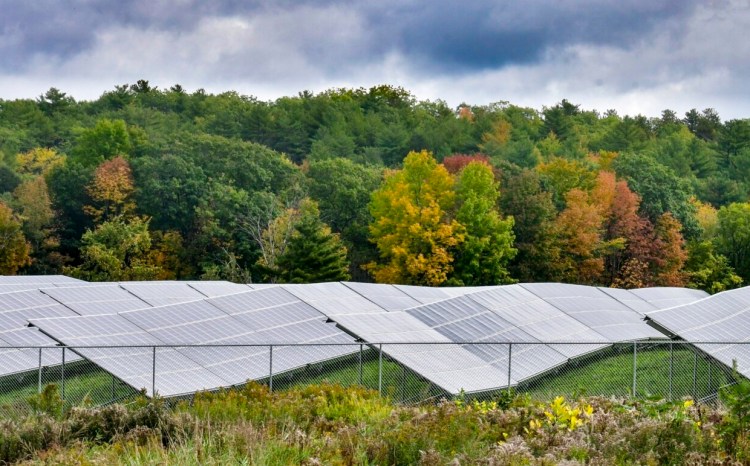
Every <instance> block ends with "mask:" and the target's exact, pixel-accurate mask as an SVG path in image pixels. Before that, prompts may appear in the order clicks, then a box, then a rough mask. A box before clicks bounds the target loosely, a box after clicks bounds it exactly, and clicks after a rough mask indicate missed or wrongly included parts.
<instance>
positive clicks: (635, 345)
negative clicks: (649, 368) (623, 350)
mask: <svg viewBox="0 0 750 466" xmlns="http://www.w3.org/2000/svg"><path fill="white" fill-rule="evenodd" d="M637 379H638V342H635V341H634V342H633V397H634V398H635V396H636V380H637Z"/></svg>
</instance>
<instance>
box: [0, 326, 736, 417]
mask: <svg viewBox="0 0 750 466" xmlns="http://www.w3.org/2000/svg"><path fill="white" fill-rule="evenodd" d="M332 347H336V348H337V350H336V351H333V354H335V356H334V357H330V355H331V354H332V352H331V350H330V349H331V348H332ZM407 347H408V349H409V354H411V355H412V356H411V358H412V359H411V361H414V360H415V359H414V357H415V356H414V355H415V354H416V355H417V356H416V357H417V360H418V357H419V355H422V354H424V355H428V354H430V352H434V351H438V350H439V352H440V353H439V354H440V358H441V359H450V358H451V353H454V352H455V353H461V355H465V354H466V352H467V351H468V352H469V353H472V354H473V355H474V356H477V357H479V358H480V359H481V360H482V361H485V362H486V363H487V364H488V366H490V367H491V369H492V371H494V372H492V371H488V375H487V377H486V379H485V380H482V383H483V386H485V387H491V388H489V389H483V390H479V391H470V390H466V391H465V392H464V390H459V391H458V393H457V392H456V391H455V390H454V391H449V390H446V389H445V388H441V386H440V385H438V384H437V383H435V382H434V380H435V377H432V376H431V375H429V374H424V373H420V372H419V368H418V367H414V364H408V363H406V364H405V363H404V361H405V360H407V358H404V357H403V354H404V353H405V348H407ZM92 348H94V347H80V348H76V347H65V348H62V347H43V348H40V347H27V348H18V347H16V348H15V349H16V350H19V351H22V352H23V353H24V354H26V355H27V356H28V355H34V356H36V358H37V360H38V364H37V365H36V367H33V368H31V367H29V368H28V370H21V371H17V372H15V373H13V374H9V375H5V376H1V377H0V416H13V415H16V414H19V413H20V414H23V413H25V412H28V410H29V409H30V408H29V407H30V404H29V401H28V400H29V398H31V397H33V396H35V395H37V394H38V393H41V392H42V390H43V389H44V387H45V386H46V385H47V384H56V385H57V387H58V391H59V393H60V395H61V396H62V398H63V400H64V401H65V403H66V404H67V405H71V406H72V405H78V404H91V405H101V404H107V403H112V402H118V401H126V400H129V399H132V398H134V397H136V396H138V395H139V394H143V393H145V394H151V393H157V394H159V393H160V390H159V387H160V383H163V382H165V381H166V380H167V378H169V377H170V372H171V371H170V361H172V360H173V359H172V356H169V355H170V354H173V353H175V352H178V353H179V352H182V353H184V354H189V355H190V356H191V357H192V358H193V360H195V359H198V358H200V357H201V353H205V356H204V357H203V360H210V359H211V357H214V355H220V354H224V353H221V351H220V350H226V349H227V348H232V349H233V350H234V354H237V353H238V352H241V351H243V350H245V351H250V350H252V351H253V354H254V355H255V359H254V360H253V361H254V364H255V366H256V367H254V369H253V371H251V372H253V373H254V374H255V376H253V377H249V378H248V379H252V380H255V381H257V382H258V383H262V384H266V385H268V386H269V388H270V389H271V390H274V391H275V390H283V389H286V388H290V387H297V386H302V385H309V384H314V383H321V382H330V383H339V384H342V385H345V386H348V385H360V386H364V387H366V388H369V389H372V390H376V391H378V392H379V393H380V394H381V395H382V396H384V397H388V398H389V399H391V400H393V401H394V402H396V403H404V404H414V403H421V402H429V401H434V400H439V399H443V398H452V397H455V396H466V397H477V398H483V399H488V398H492V397H496V396H501V395H502V394H505V393H507V392H508V391H509V390H511V391H513V392H515V393H527V394H529V395H530V396H531V397H533V398H536V399H541V400H548V399H551V398H553V397H555V396H559V395H563V396H567V397H577V396H590V395H603V396H616V397H658V398H664V399H668V400H676V399H681V398H684V397H691V398H693V399H695V400H698V401H702V402H710V401H712V400H715V399H716V396H717V393H718V391H719V389H720V388H721V387H723V386H726V385H728V384H731V383H733V382H734V381H735V375H734V373H733V370H732V367H731V361H732V360H742V359H743V353H744V352H747V351H750V346H748V344H745V343H734V344H730V343H701V344H699V345H696V344H694V343H689V342H682V341H661V340H659V341H636V342H627V343H616V344H602V343H526V342H523V343H487V342H477V343H462V344H457V343H452V344H448V343H442V344H430V343H376V344H371V343H368V344H354V345H344V344H337V345H330V344H329V345H312V344H310V345H303V344H298V345H252V346H243V345H221V346H209V345H201V346H181V347H174V346H163V347H106V348H104V347H96V348H95V349H98V350H99V352H98V353H97V354H104V355H105V357H110V356H106V355H117V354H126V355H128V354H134V355H141V356H143V355H145V361H146V365H145V367H142V368H141V369H140V370H141V372H142V374H140V375H141V378H140V379H138V380H141V381H143V383H142V385H145V386H137V385H135V384H134V383H133V382H132V379H131V382H130V383H128V382H127V381H126V380H121V379H119V378H118V377H117V376H116V374H113V373H110V372H107V371H106V370H104V369H103V368H102V366H105V364H102V365H101V366H100V365H98V364H96V363H95V362H93V361H92V360H89V359H86V357H85V355H86V354H91V350H92ZM732 352H735V353H736V355H735V354H733V353H732ZM711 353H714V354H721V355H722V360H723V361H730V362H729V363H728V364H726V363H722V362H720V361H717V360H716V359H714V358H713V357H712V356H711V355H710V354H711ZM4 357H5V358H10V357H11V356H10V355H7V354H6V355H4ZM121 359H123V358H121ZM50 361H52V363H51V362H50ZM95 361H96V359H95ZM128 361H132V364H136V359H135V357H133V358H132V359H130V358H128V357H126V358H124V360H120V361H119V364H120V365H122V367H124V368H126V369H127V364H128ZM143 361H144V359H143V358H141V360H139V362H138V363H139V364H141V365H143ZM457 361H459V363H460V358H457ZM98 362H100V363H102V361H98ZM149 365H150V367H149ZM235 367H238V366H235ZM113 372H116V371H113ZM121 373H122V372H121ZM454 382H455V383H454V386H458V387H460V386H461V383H462V381H461V380H456V381H454ZM469 382H470V381H467V383H469ZM149 385H150V386H149ZM186 396H187V397H189V396H190V395H189V394H188V395H184V396H182V398H184V397H186Z"/></svg>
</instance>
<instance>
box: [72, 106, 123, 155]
mask: <svg viewBox="0 0 750 466" xmlns="http://www.w3.org/2000/svg"><path fill="white" fill-rule="evenodd" d="M132 148H133V144H132V142H131V141H130V133H128V127H127V125H126V124H125V122H124V121H123V120H109V119H107V118H102V119H101V120H99V121H97V123H96V125H95V126H94V127H93V128H89V129H85V130H83V131H82V132H81V134H80V135H79V136H78V138H77V139H76V142H75V145H74V146H73V149H72V151H71V155H72V157H73V160H74V161H75V162H78V163H80V164H81V165H83V166H86V167H92V166H96V165H99V164H101V163H102V162H104V161H105V160H109V159H111V158H113V157H115V156H117V155H127V154H129V153H130V151H131V149H132Z"/></svg>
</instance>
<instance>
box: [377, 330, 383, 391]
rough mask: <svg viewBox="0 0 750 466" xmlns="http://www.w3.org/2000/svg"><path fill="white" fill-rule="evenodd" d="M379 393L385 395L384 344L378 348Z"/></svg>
mask: <svg viewBox="0 0 750 466" xmlns="http://www.w3.org/2000/svg"><path fill="white" fill-rule="evenodd" d="M378 395H380V396H383V344H382V343H381V344H380V347H379V348H378Z"/></svg>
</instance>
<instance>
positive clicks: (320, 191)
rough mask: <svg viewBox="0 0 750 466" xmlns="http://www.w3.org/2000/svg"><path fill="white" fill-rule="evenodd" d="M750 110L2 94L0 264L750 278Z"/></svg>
mask: <svg viewBox="0 0 750 466" xmlns="http://www.w3.org/2000/svg"><path fill="white" fill-rule="evenodd" d="M749 194H750V119H735V120H729V121H722V119H721V117H720V116H719V114H718V113H717V112H716V111H715V110H713V109H711V108H707V109H704V110H697V109H693V110H690V111H688V112H686V113H685V114H684V115H678V114H677V113H676V112H674V111H672V110H664V111H663V112H662V113H661V116H660V117H658V118H656V117H652V118H649V117H645V116H642V115H636V116H629V115H624V116H621V115H618V114H617V112H615V111H612V110H610V111H607V112H605V113H603V114H602V113H600V112H597V111H592V110H586V109H582V108H580V105H576V104H574V103H571V102H569V101H567V100H562V101H561V102H559V103H557V104H555V105H552V106H549V107H543V108H542V109H533V108H525V107H520V106H516V105H513V104H512V103H510V102H505V101H500V102H496V103H493V104H490V105H471V104H462V105H460V106H458V107H457V108H451V107H449V106H448V105H447V104H446V103H445V102H443V101H439V100H438V101H422V100H418V99H417V98H415V97H414V96H413V95H412V94H411V93H410V92H409V91H407V90H405V89H402V88H399V87H394V86H389V85H381V86H376V87H372V88H369V89H365V88H359V89H330V90H328V91H325V92H321V93H318V94H315V93H312V92H309V91H303V92H300V93H299V94H298V95H297V96H293V97H282V98H279V99H277V100H275V101H260V100H258V99H256V98H253V97H251V96H245V95H240V94H238V93H236V92H225V93H221V94H210V93H207V92H205V91H204V90H202V89H198V90H195V91H192V92H189V91H187V90H186V89H184V88H182V86H180V85H174V86H172V87H170V88H169V89H159V88H157V87H155V86H152V85H151V84H150V83H149V82H148V81H145V80H140V81H138V82H136V83H135V84H124V85H117V86H114V89H113V90H111V91H108V92H105V93H104V94H103V95H102V96H101V97H99V98H98V99H97V100H94V101H76V100H75V99H74V98H73V97H71V96H69V95H67V94H66V93H65V92H63V91H61V90H58V89H56V88H51V89H49V90H48V91H47V92H45V93H44V94H43V95H40V96H39V97H38V98H36V99H16V100H0V241H1V242H2V243H0V244H1V248H0V273H2V274H53V273H64V274H68V275H71V276H75V277H79V278H83V279H86V280H91V281H125V280H152V279H153V280H157V279H226V280H231V281H235V282H283V283H294V282H316V281H333V280H347V279H351V280H357V281H376V282H383V283H402V284H414V285H432V286H438V285H443V286H473V285H495V284H505V283H514V282H539V281H549V282H567V283H579V284H589V285H601V286H615V287H623V288H633V287H645V286H688V287H694V288H700V289H704V290H706V291H708V292H710V293H715V292H718V291H722V290H725V289H730V288H734V287H738V286H741V285H742V284H743V283H747V282H748V281H749V280H750V203H748V201H749V200H750V199H749V198H748V195H749Z"/></svg>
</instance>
